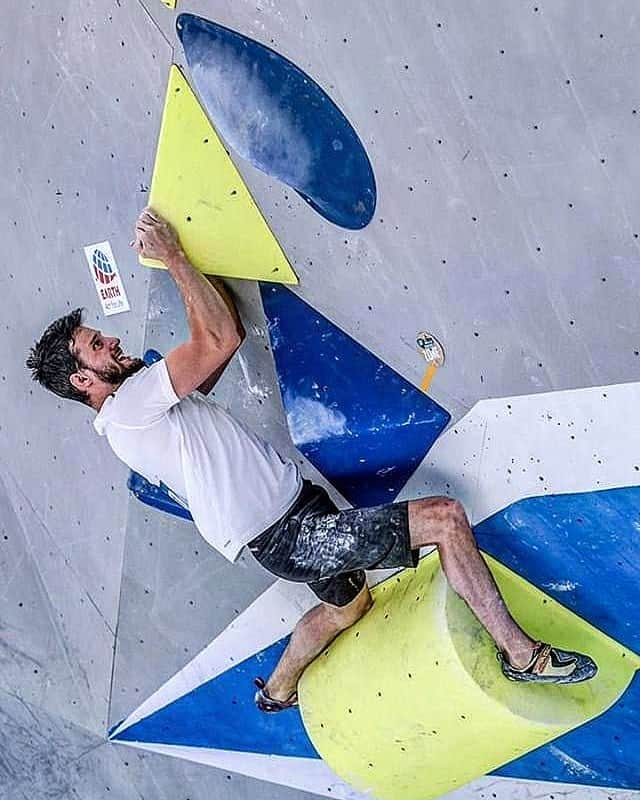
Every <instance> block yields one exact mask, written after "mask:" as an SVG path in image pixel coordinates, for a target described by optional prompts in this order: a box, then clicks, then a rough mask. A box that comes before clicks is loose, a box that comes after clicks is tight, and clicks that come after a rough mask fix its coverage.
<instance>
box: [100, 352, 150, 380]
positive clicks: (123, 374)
mask: <svg viewBox="0 0 640 800" xmlns="http://www.w3.org/2000/svg"><path fill="white" fill-rule="evenodd" d="M146 366H147V365H146V364H145V363H144V361H143V360H142V359H141V358H132V359H130V360H128V361H127V363H126V364H125V363H123V362H121V363H119V364H110V365H109V366H108V367H105V368H104V369H102V370H100V371H99V372H96V375H97V376H98V378H100V380H101V381H103V382H104V383H109V384H111V386H119V385H120V384H121V383H124V381H126V380H127V378H130V377H131V376H132V375H135V374H136V372H140V370H141V369H142V368H143V367H146Z"/></svg>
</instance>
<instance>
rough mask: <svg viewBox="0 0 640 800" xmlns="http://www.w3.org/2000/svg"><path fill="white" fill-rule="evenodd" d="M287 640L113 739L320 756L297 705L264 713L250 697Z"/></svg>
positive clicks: (282, 649)
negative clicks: (257, 679) (284, 709)
mask: <svg viewBox="0 0 640 800" xmlns="http://www.w3.org/2000/svg"><path fill="white" fill-rule="evenodd" d="M288 641H289V637H286V638H285V639H281V640H280V641H278V642H276V643H275V644H272V645H271V646H270V647H267V648H265V649H264V650H262V651H261V652H259V653H256V654H255V655H253V656H251V657H250V658H248V659H246V660H245V661H243V662H242V663H240V664H238V665H237V666H235V667H232V668H231V669H229V670H228V671H227V672H224V673H223V674H222V675H219V676H217V677H215V678H213V679H212V680H210V681H207V683H203V684H202V685H201V686H198V687H197V688H196V689H193V690H192V691H191V692H189V693H188V694H186V695H184V696H183V697H180V698H179V699H178V700H175V701H174V702H173V703H170V704H169V705H167V706H165V707H164V708H161V709H159V710H158V711H156V712H154V713H153V714H150V715H149V716H148V717H145V718H144V719H142V720H140V722H137V723H136V724H135V725H132V726H131V727H130V728H126V729H125V730H124V731H122V732H121V733H119V734H118V735H117V736H115V737H114V741H126V742H154V743H156V744H173V745H185V746H187V747H209V748H215V749H221V750H238V751H241V752H247V753H263V754H267V755H279V756H298V757H302V758H319V755H318V753H317V752H316V750H315V748H314V746H313V745H312V744H311V741H310V739H309V737H308V736H307V733H306V731H305V729H304V726H303V724H302V718H301V716H300V712H299V711H298V709H297V708H296V709H291V710H289V711H287V712H286V713H282V714H265V713H263V712H262V711H258V709H257V708H256V706H255V704H254V701H253V696H254V692H255V689H254V688H253V679H254V678H255V677H257V676H262V677H264V678H267V677H268V676H269V675H270V674H271V672H272V671H273V669H274V667H275V665H276V664H277V662H278V660H279V659H280V656H281V655H282V652H283V651H284V649H285V647H286V646H287V643H288Z"/></svg>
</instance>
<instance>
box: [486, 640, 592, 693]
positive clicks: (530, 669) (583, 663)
mask: <svg viewBox="0 0 640 800" xmlns="http://www.w3.org/2000/svg"><path fill="white" fill-rule="evenodd" d="M498 660H499V661H501V662H502V674H503V675H504V676H505V677H506V678H509V680H510V681H526V682H529V683H580V682H581V681H588V680H589V679H590V678H593V677H594V675H595V674H596V673H597V671H598V667H597V665H596V663H595V661H594V660H593V659H592V658H589V656H585V655H583V654H582V653H572V652H570V651H568V650H560V649H559V648H557V647H552V646H551V645H550V644H546V643H545V642H536V645H535V647H534V650H533V655H532V656H531V660H530V661H529V663H528V664H527V665H526V666H525V667H522V668H518V667H513V666H512V665H511V664H510V663H509V660H508V658H507V656H506V654H505V653H498Z"/></svg>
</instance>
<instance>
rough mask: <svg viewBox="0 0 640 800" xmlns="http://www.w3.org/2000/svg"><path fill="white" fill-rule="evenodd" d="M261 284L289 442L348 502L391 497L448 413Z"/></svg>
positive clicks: (288, 296) (297, 301) (281, 290)
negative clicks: (290, 437)
mask: <svg viewBox="0 0 640 800" xmlns="http://www.w3.org/2000/svg"><path fill="white" fill-rule="evenodd" d="M260 289H261V292H262V302H263V304H264V309H265V314H266V316H267V319H268V322H269V334H270V337H271V345H272V347H273V353H274V357H275V363H276V370H277V373H278V381H279V384H280V391H281V393H282V398H283V402H284V407H285V411H286V413H287V423H288V425H289V430H290V431H291V436H292V439H293V442H294V444H295V445H296V446H297V448H298V449H299V450H300V452H302V453H303V454H304V455H305V456H306V457H307V458H308V459H309V461H310V462H311V463H312V464H313V465H314V466H315V467H317V468H318V469H319V470H320V472H321V473H322V474H323V475H324V476H325V477H326V478H327V479H328V480H329V481H330V482H331V483H332V484H333V486H335V488H336V489H337V490H338V491H339V492H340V493H341V494H342V495H343V496H344V497H345V498H346V499H347V500H348V501H349V502H350V503H352V504H353V505H354V506H359V507H362V506H376V505H379V504H382V503H390V502H392V501H393V500H394V499H395V498H396V496H397V495H398V493H399V492H400V490H401V489H402V488H403V486H404V485H405V483H406V482H407V480H408V479H409V478H410V477H411V475H412V474H413V472H414V471H415V469H416V468H417V467H418V465H419V464H420V462H421V461H422V459H423V458H424V457H425V455H426V454H427V452H428V451H429V450H430V448H431V446H432V445H433V443H434V442H435V441H436V439H437V438H438V436H439V435H440V433H441V432H442V431H443V430H444V428H445V427H446V426H447V424H448V422H449V420H450V418H451V417H450V415H449V413H448V412H447V411H445V409H444V408H442V407H441V406H439V405H438V404H437V403H436V402H435V401H434V400H432V399H431V398H430V397H427V395H425V394H424V393H423V392H422V391H420V389H418V388H416V387H415V386H414V385H413V384H411V383H409V381H407V380H405V379H404V378H403V377H402V376H401V375H399V374H398V373H397V372H396V371H395V370H393V369H391V367H389V366H387V364H385V363H384V362H383V361H381V360H380V359H379V358H376V356H374V355H373V353H370V352H369V351H368V350H367V349H366V348H365V347H363V346H362V345H360V344H358V342H356V341H355V340H354V339H352V338H351V336H349V335H348V334H346V333H345V332H344V331H342V330H340V328H338V327H337V326H336V325H334V324H333V323H332V322H330V321H329V320H328V319H327V318H326V317H324V316H323V315H322V314H320V313H319V312H318V311H316V310H315V309H313V308H312V307H311V306H310V305H309V304H308V303H306V302H305V301H304V300H302V299H301V298H299V297H298V296H297V295H296V294H294V293H293V292H291V291H290V290H289V289H286V288H285V287H283V286H274V285H272V284H262V285H261V287H260Z"/></svg>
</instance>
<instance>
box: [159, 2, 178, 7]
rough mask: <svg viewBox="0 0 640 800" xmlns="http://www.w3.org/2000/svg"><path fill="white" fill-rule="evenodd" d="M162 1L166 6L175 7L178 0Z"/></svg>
mask: <svg viewBox="0 0 640 800" xmlns="http://www.w3.org/2000/svg"><path fill="white" fill-rule="evenodd" d="M162 2H163V3H164V4H165V6H169V8H175V7H176V5H177V3H178V0H162Z"/></svg>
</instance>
